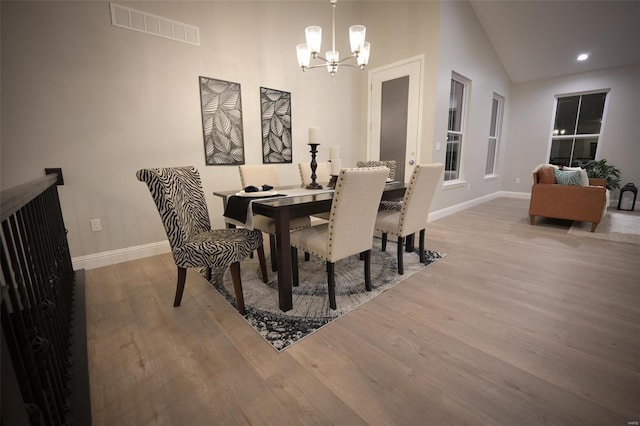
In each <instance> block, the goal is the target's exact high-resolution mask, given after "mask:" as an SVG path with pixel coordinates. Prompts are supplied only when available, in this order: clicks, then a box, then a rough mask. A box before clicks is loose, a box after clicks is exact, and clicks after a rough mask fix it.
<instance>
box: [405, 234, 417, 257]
mask: <svg viewBox="0 0 640 426" xmlns="http://www.w3.org/2000/svg"><path fill="white" fill-rule="evenodd" d="M415 239H416V234H409V235H407V236H406V238H405V243H404V245H405V246H406V249H405V251H406V252H407V253H411V252H412V251H413V249H414V248H415V242H414V240H415Z"/></svg>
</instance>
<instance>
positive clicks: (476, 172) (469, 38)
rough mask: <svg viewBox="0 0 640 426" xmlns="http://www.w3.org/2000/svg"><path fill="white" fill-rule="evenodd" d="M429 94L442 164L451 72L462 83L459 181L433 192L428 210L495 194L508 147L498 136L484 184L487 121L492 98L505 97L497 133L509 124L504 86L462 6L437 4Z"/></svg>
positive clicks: (472, 16) (485, 40) (484, 39)
mask: <svg viewBox="0 0 640 426" xmlns="http://www.w3.org/2000/svg"><path fill="white" fill-rule="evenodd" d="M439 42H440V43H439V55H438V70H437V86H436V94H435V111H434V129H433V132H432V133H431V135H432V138H433V140H434V142H440V144H441V149H440V150H435V146H434V149H433V160H434V161H437V162H441V163H444V162H445V153H446V140H447V118H448V112H449V94H450V85H451V73H452V72H456V73H457V74H460V75H462V76H464V77H465V78H467V79H468V80H469V81H470V85H469V87H468V89H469V90H468V91H467V109H466V112H467V113H466V119H465V120H466V122H465V123H464V125H463V126H464V135H463V140H462V163H461V181H460V182H459V183H458V184H455V185H450V186H443V187H442V189H441V190H440V191H438V192H437V193H436V196H435V198H434V201H433V209H434V210H438V209H443V208H446V207H449V206H453V205H457V204H461V203H464V202H467V201H470V200H474V199H479V198H482V197H485V196H487V195H490V194H493V193H495V192H497V191H499V190H500V187H501V184H502V175H503V173H504V167H505V163H506V161H505V159H504V152H505V148H506V146H507V145H508V144H509V143H510V141H509V140H508V138H506V137H503V138H502V141H501V145H500V147H499V150H500V151H499V159H498V162H497V175H498V176H497V177H495V178H491V179H485V166H486V158H487V145H488V137H489V121H490V118H491V102H492V98H493V93H494V92H495V93H498V94H499V95H501V96H503V97H504V98H505V114H504V117H503V128H506V126H507V124H508V122H509V114H508V108H509V100H510V93H509V92H510V86H511V85H510V81H509V78H508V76H507V73H506V71H505V70H504V68H503V67H502V64H501V63H500V60H499V59H498V56H497V55H496V53H495V51H494V50H493V47H492V45H491V43H490V42H489V40H488V38H487V36H486V34H485V32H484V30H483V28H482V25H481V24H480V22H479V21H478V18H477V17H476V15H475V13H474V12H473V9H472V8H471V5H470V4H469V3H467V2H443V3H442V5H441V15H440V39H439Z"/></svg>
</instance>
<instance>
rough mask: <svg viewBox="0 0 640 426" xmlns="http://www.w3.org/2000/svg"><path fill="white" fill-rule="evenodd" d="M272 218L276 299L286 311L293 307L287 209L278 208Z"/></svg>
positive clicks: (282, 309) (281, 308)
mask: <svg viewBox="0 0 640 426" xmlns="http://www.w3.org/2000/svg"><path fill="white" fill-rule="evenodd" d="M274 220H275V225H276V244H277V246H278V247H277V251H278V301H279V305H280V310H281V311H283V312H287V311H288V310H290V309H291V308H293V296H292V294H291V244H290V239H289V210H287V209H278V210H277V213H276V214H275V218H274Z"/></svg>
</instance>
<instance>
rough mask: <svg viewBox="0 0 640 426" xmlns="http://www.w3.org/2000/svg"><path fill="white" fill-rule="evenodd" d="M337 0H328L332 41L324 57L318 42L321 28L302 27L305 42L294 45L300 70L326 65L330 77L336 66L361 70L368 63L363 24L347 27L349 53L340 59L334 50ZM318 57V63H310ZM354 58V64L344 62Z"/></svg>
mask: <svg viewBox="0 0 640 426" xmlns="http://www.w3.org/2000/svg"><path fill="white" fill-rule="evenodd" d="M337 2H338V0H330V3H331V11H332V25H333V28H332V30H333V32H332V33H331V34H332V39H331V41H332V43H331V50H329V51H327V52H326V53H325V57H324V58H323V57H322V56H320V44H321V42H322V28H320V27H318V26H311V27H307V28H305V29H304V33H305V37H306V41H307V43H306V44H299V45H297V46H296V51H297V53H298V65H300V68H302V71H306V70H308V69H310V68H319V67H324V66H326V67H327V71H329V74H331V77H333V76H334V75H336V72H338V66H339V65H343V66H345V67H353V68H360V69H361V70H362V69H364V67H365V66H366V65H367V63H369V51H370V49H371V45H370V44H369V42H367V41H364V37H365V34H366V32H367V27H365V26H364V25H352V26H351V27H349V43H350V44H351V55H350V56H348V57H346V58H344V59H343V60H340V53H339V52H338V51H336V3H337ZM312 58H313V59H319V60H320V61H321V62H320V63H319V64H315V65H311V59H312ZM350 59H354V60H355V62H356V64H346V63H345V62H346V61H348V60H350Z"/></svg>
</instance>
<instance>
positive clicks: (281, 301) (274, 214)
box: [213, 182, 406, 312]
mask: <svg viewBox="0 0 640 426" xmlns="http://www.w3.org/2000/svg"><path fill="white" fill-rule="evenodd" d="M300 189H301V186H300V185H294V186H283V187H278V188H274V191H275V192H277V193H278V194H279V195H280V196H272V197H268V198H259V197H258V198H255V199H253V200H252V201H251V208H252V212H253V214H260V215H263V216H267V217H270V218H272V219H273V220H274V222H275V235H276V251H277V253H278V256H277V269H278V305H279V307H280V310H282V311H283V312H286V311H289V310H290V309H292V308H293V295H292V272H291V256H290V253H291V245H290V239H289V232H290V231H289V222H290V221H291V219H294V218H297V217H304V216H311V215H314V214H318V213H322V212H328V211H330V210H331V203H332V201H333V191H332V190H331V191H327V190H326V187H325V189H324V190H322V191H315V190H306V191H299V190H300ZM405 190H406V185H405V183H404V182H388V183H387V184H386V185H385V188H384V191H383V192H382V198H381V200H396V199H400V198H402V196H403V195H404V192H405ZM287 192H291V193H292V194H295V195H292V196H289V195H287ZM237 193H238V191H237V190H236V191H216V192H214V193H213V195H214V196H218V197H221V198H222V200H223V206H224V207H225V208H226V206H227V201H228V199H229V197H231V196H234V195H236V194H237ZM225 220H226V219H225ZM227 223H228V225H230V226H235V225H236V224H239V223H238V222H237V221H233V220H227ZM271 255H272V256H273V253H272V254H271Z"/></svg>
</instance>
